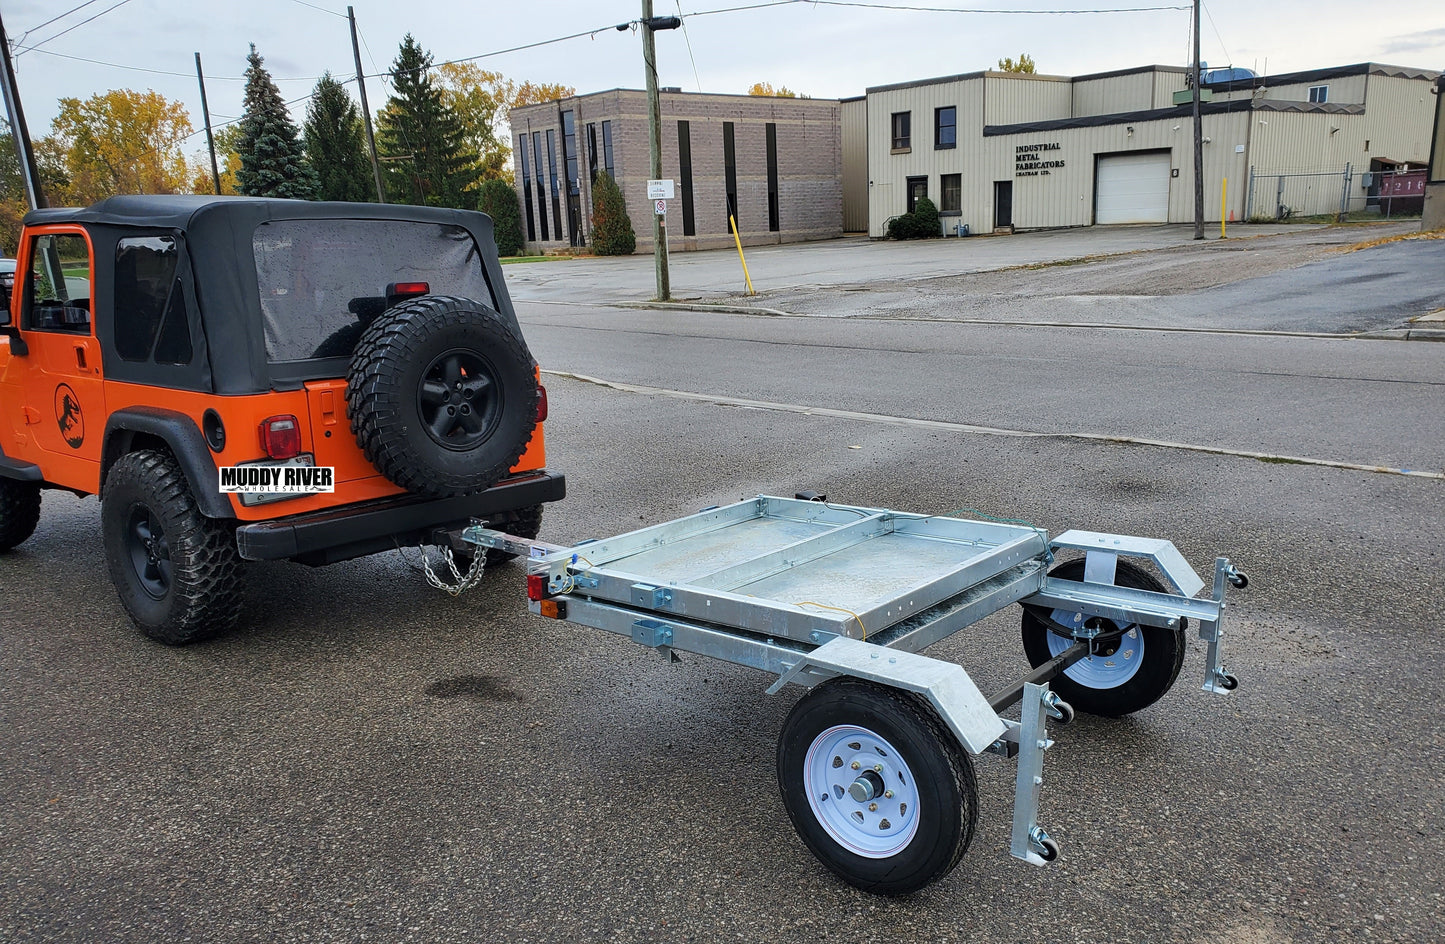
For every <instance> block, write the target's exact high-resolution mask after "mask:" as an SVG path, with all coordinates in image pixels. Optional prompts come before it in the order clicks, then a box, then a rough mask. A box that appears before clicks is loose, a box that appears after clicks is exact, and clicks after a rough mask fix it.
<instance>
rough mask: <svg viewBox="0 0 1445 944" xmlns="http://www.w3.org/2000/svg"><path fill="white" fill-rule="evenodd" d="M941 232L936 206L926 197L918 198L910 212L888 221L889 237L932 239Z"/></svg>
mask: <svg viewBox="0 0 1445 944" xmlns="http://www.w3.org/2000/svg"><path fill="white" fill-rule="evenodd" d="M941 233H942V230H941V229H940V228H939V223H938V207H937V206H935V205H934V203H933V201H932V200H930V199H928V198H927V197H919V198H918V202H917V203H915V204H914V205H913V212H912V213H904V214H903V215H902V216H895V217H894V218H893V219H891V220H889V221H888V232H887V235H888V238H889V239H932V238H933V237H934V236H938V235H940V234H941Z"/></svg>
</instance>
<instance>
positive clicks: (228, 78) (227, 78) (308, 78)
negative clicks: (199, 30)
mask: <svg viewBox="0 0 1445 944" xmlns="http://www.w3.org/2000/svg"><path fill="white" fill-rule="evenodd" d="M34 51H35V52H38V53H40V54H41V55H42V56H54V57H55V58H57V59H73V60H74V61H76V62H88V63H90V64H91V65H96V66H106V67H107V68H110V69H125V70H126V71H129V72H148V73H150V74H151V75H174V76H179V77H180V78H183V79H193V78H195V73H194V72H168V71H166V70H164V69H147V68H145V67H144V66H128V65H125V64H124V63H120V62H103V61H101V60H100V59H88V58H86V57H85V56H72V55H70V54H68V53H63V52H53V51H51V50H49V49H36V50H34ZM320 78H321V76H319V75H297V76H289V77H285V78H278V77H276V76H272V77H271V80H272V81H273V82H315V81H316V80H318V79H320ZM206 81H207V82H213V81H214V82H244V81H246V77H245V76H244V75H208V76H206ZM352 81H355V80H352Z"/></svg>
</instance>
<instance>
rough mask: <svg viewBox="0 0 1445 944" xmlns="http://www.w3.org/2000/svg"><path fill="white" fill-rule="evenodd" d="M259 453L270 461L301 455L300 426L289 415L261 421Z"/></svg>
mask: <svg viewBox="0 0 1445 944" xmlns="http://www.w3.org/2000/svg"><path fill="white" fill-rule="evenodd" d="M261 451H262V452H264V453H266V455H268V456H270V457H271V458H272V459H292V458H295V457H296V456H299V455H301V424H300V423H299V422H297V420H296V417H294V416H292V415H291V414H290V413H283V414H281V415H280V416H269V417H267V418H266V419H264V420H262V421H261Z"/></svg>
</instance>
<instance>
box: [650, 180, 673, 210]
mask: <svg viewBox="0 0 1445 944" xmlns="http://www.w3.org/2000/svg"><path fill="white" fill-rule="evenodd" d="M672 198H673V192H672V181H671V180H649V181H648V182H647V199H649V200H671V199H672ZM657 212H659V213H661V212H662V211H661V210H658V211H657Z"/></svg>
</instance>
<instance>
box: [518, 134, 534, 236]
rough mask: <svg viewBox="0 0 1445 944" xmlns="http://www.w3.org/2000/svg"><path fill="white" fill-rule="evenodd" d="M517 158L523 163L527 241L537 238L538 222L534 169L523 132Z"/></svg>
mask: <svg viewBox="0 0 1445 944" xmlns="http://www.w3.org/2000/svg"><path fill="white" fill-rule="evenodd" d="M517 158H518V160H519V161H520V162H521V165H522V203H523V204H524V206H523V209H524V211H525V215H526V217H527V242H529V243H530V242H535V241H536V239H537V224H536V223H534V222H532V171H531V166H532V165H530V164H528V163H527V135H526V133H525V132H524V133H523V134H522V146H521V147H519V148H517Z"/></svg>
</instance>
